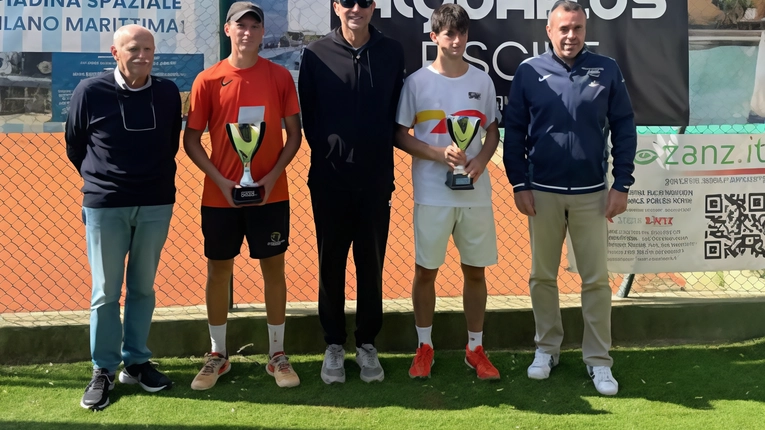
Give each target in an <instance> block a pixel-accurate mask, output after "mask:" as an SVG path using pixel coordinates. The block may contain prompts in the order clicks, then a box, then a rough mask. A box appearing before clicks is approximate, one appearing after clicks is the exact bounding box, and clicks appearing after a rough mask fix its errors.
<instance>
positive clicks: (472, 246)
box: [396, 4, 500, 379]
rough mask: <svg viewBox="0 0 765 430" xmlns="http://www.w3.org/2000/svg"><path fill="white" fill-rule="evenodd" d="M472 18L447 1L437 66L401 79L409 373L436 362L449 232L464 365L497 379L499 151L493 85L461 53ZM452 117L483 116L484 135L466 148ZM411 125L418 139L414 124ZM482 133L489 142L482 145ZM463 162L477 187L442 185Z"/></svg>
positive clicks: (439, 16) (434, 21)
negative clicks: (493, 335) (434, 336)
mask: <svg viewBox="0 0 765 430" xmlns="http://www.w3.org/2000/svg"><path fill="white" fill-rule="evenodd" d="M469 25H470V18H469V17H468V14H467V12H466V11H465V9H463V8H462V7H461V6H459V5H456V4H444V5H442V6H440V7H439V8H437V9H436V10H435V11H434V12H433V15H432V16H431V33H430V38H431V40H433V42H435V43H436V45H437V47H438V55H437V57H436V60H435V61H434V62H433V64H432V65H430V66H428V67H426V68H422V69H420V70H418V71H417V72H415V73H413V74H412V75H411V76H409V77H408V78H407V79H406V81H405V82H404V88H403V90H402V92H401V98H400V101H399V105H398V112H397V115H396V121H397V122H398V124H399V128H398V130H397V131H396V140H397V144H398V146H399V147H400V148H401V149H403V150H404V151H406V152H408V153H409V154H411V155H412V156H413V161H412V181H413V187H414V203H415V204H414V241H415V248H416V261H415V263H416V264H415V274H414V281H413V286H412V302H413V305H414V315H415V324H416V326H417V327H416V328H417V335H418V338H419V348H417V352H416V355H415V357H414V360H413V362H412V366H411V368H410V369H409V376H411V377H412V378H427V377H429V376H430V369H431V366H432V364H433V342H432V340H431V329H432V325H433V313H434V310H435V303H436V292H435V280H436V276H437V275H438V269H439V267H440V266H441V265H442V264H443V263H444V258H445V256H446V246H447V243H448V241H449V236H453V237H454V243H455V245H456V246H457V249H458V250H459V251H460V258H461V263H462V264H461V266H462V273H463V275H464V279H465V284H464V289H463V303H464V310H465V319H466V320H467V329H468V345H467V347H466V351H465V354H466V355H465V363H467V365H468V366H470V367H472V368H475V369H476V374H477V376H478V378H479V379H499V377H500V375H499V371H497V369H496V368H495V367H494V366H493V365H492V364H491V362H490V361H489V359H488V358H487V357H486V354H485V353H484V351H483V346H482V336H483V319H484V312H485V310H486V277H485V274H484V270H485V267H486V266H489V265H492V264H496V263H497V237H496V231H495V227H494V214H493V211H492V204H491V182H490V178H489V175H488V174H486V175H484V174H483V173H484V170H485V169H486V165H487V164H488V163H489V161H490V159H491V157H492V155H493V154H494V152H495V151H496V149H497V145H498V143H499V130H498V125H497V115H496V111H497V109H496V104H495V103H496V102H495V98H496V97H495V95H496V92H495V89H494V84H493V82H492V81H491V79H490V78H489V76H488V75H487V74H486V73H484V72H482V71H480V70H479V69H477V68H476V67H474V66H471V65H470V64H468V63H467V62H465V60H464V59H463V58H462V56H463V54H464V53H465V47H466V45H467V36H468V27H469ZM449 116H455V117H470V118H473V119H475V118H479V119H480V120H481V122H480V129H481V130H479V133H477V134H476V135H475V137H473V140H472V141H471V144H470V145H469V146H468V147H467V148H466V149H465V150H464V151H463V150H460V149H459V148H458V147H457V146H456V145H455V144H454V143H453V142H452V138H451V137H450V134H449V133H448V131H447V120H448V117H449ZM410 128H414V137H412V136H411V135H410V134H409V129H410ZM481 132H485V135H486V138H485V143H484V144H483V145H482V144H481V134H483V133H481ZM456 166H464V169H465V172H466V174H467V175H468V177H469V178H471V179H472V182H473V186H474V189H471V190H454V189H452V188H450V187H448V186H446V185H444V179H445V178H446V176H447V172H449V171H451V170H452V169H454V167H456Z"/></svg>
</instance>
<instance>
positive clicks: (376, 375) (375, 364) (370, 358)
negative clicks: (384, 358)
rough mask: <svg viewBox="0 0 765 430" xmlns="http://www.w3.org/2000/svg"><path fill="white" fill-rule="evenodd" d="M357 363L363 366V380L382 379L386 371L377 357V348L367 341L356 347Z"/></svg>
mask: <svg viewBox="0 0 765 430" xmlns="http://www.w3.org/2000/svg"><path fill="white" fill-rule="evenodd" d="M356 363H358V364H359V367H361V380H362V381H364V382H372V381H382V380H383V379H385V372H384V371H383V368H382V366H381V365H380V360H378V359H377V348H375V347H374V346H373V345H371V344H368V343H365V344H363V345H361V348H356Z"/></svg>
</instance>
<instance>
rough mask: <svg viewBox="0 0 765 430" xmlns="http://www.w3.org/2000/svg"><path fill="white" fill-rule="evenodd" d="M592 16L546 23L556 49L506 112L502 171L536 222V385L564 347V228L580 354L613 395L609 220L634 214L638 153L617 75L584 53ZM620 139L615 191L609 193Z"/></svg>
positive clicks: (560, 15)
mask: <svg viewBox="0 0 765 430" xmlns="http://www.w3.org/2000/svg"><path fill="white" fill-rule="evenodd" d="M585 28H586V16H585V13H584V10H583V9H582V6H581V5H579V4H577V3H575V2H573V1H558V2H556V3H555V4H554V5H553V7H552V9H551V11H550V16H549V20H548V25H547V35H548V37H549V38H550V42H551V44H550V45H551V49H550V50H548V52H546V53H544V54H542V55H539V56H537V57H534V58H531V59H529V60H527V61H524V62H523V63H522V64H521V65H520V66H519V67H518V70H517V72H516V75H515V78H514V80H513V85H512V87H511V90H510V98H509V103H508V106H507V108H506V110H505V143H504V163H505V169H506V171H507V176H508V178H509V179H510V183H511V184H512V186H513V192H514V194H515V204H516V206H517V207H518V210H519V211H520V212H521V213H522V214H524V215H526V216H528V217H529V235H530V240H531V258H532V264H531V267H532V268H531V277H530V281H529V288H530V291H531V303H532V307H533V309H534V320H535V323H536V336H535V341H536V345H537V350H536V354H535V357H534V362H533V363H532V364H531V366H530V367H529V368H528V376H529V378H532V379H546V378H547V377H549V375H550V370H551V369H552V368H553V367H554V366H555V365H557V364H558V358H559V355H560V344H561V341H562V340H563V326H562V324H561V317H560V307H559V302H558V286H557V275H558V266H559V265H560V258H561V248H562V245H563V241H564V238H565V236H566V229H568V232H569V234H570V237H571V244H572V246H573V249H574V254H575V256H576V262H577V267H578V269H579V274H580V275H581V278H582V293H581V294H582V315H583V317H584V337H583V340H582V354H583V356H584V362H585V364H586V365H587V370H588V373H589V374H590V377H591V378H592V379H593V382H594V384H595V388H596V389H597V390H598V392H600V393H601V394H604V395H614V394H616V393H617V392H618V390H619V384H618V383H617V381H616V379H614V377H613V375H612V373H611V366H612V365H613V360H612V358H611V357H610V355H609V353H608V351H609V349H610V348H611V288H610V285H609V282H608V269H607V267H606V252H607V242H608V229H607V223H606V222H607V220H611V218H613V217H614V216H616V215H619V214H620V213H622V212H624V211H625V210H626V209H627V193H628V192H629V187H630V186H631V185H632V184H633V182H634V178H633V176H632V172H633V170H634V164H633V160H634V158H635V149H636V146H637V137H636V133H635V122H634V114H633V111H632V105H631V103H630V99H629V95H628V94H627V87H626V86H625V84H624V78H623V77H622V74H621V71H620V70H619V67H618V66H617V65H616V62H615V61H614V60H613V59H611V58H608V57H604V56H601V55H597V54H594V53H592V52H590V51H588V50H587V48H586V47H585V46H584V40H585ZM607 126H608V127H609V128H610V130H611V133H612V136H611V142H612V146H613V147H612V149H611V155H612V156H613V176H614V183H613V184H612V185H611V189H610V190H608V191H606V189H607V184H606V170H607V167H608V161H607V159H608V152H607V150H608V148H607V145H606V138H607V135H606V131H605V130H606V128H607Z"/></svg>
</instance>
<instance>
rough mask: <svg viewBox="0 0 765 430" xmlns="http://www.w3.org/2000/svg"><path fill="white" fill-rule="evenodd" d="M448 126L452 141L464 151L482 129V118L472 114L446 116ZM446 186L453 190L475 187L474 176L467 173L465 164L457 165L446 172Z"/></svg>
mask: <svg viewBox="0 0 765 430" xmlns="http://www.w3.org/2000/svg"><path fill="white" fill-rule="evenodd" d="M446 128H447V130H448V131H449V136H450V137H451V138H452V142H454V143H455V144H456V145H457V147H458V148H459V149H460V150H462V151H463V152H464V151H466V150H467V148H468V146H470V143H472V142H473V138H475V136H476V134H478V131H479V130H480V129H481V119H480V118H476V117H470V116H452V115H449V116H447V117H446ZM446 186H447V187H449V188H451V189H453V190H472V189H474V187H473V178H471V177H469V176H468V175H467V173H466V172H465V166H455V167H454V171H453V172H452V171H449V172H446Z"/></svg>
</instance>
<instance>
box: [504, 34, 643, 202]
mask: <svg viewBox="0 0 765 430" xmlns="http://www.w3.org/2000/svg"><path fill="white" fill-rule="evenodd" d="M504 119H505V140H504V155H503V161H504V164H505V170H506V172H507V177H508V179H510V183H511V184H512V185H513V190H514V191H524V190H530V189H535V190H539V191H547V192H553V193H558V194H585V193H591V192H595V191H600V190H603V189H605V187H606V171H607V168H608V161H607V160H608V153H607V142H606V131H605V129H606V121H608V127H609V128H610V131H611V134H612V136H611V142H612V144H613V148H612V149H611V155H612V156H613V176H614V183H613V185H612V188H613V189H615V190H617V191H621V192H628V191H629V187H630V186H631V185H632V184H633V183H634V182H635V178H634V177H633V176H632V172H633V171H634V170H635V164H634V159H635V150H636V147H637V134H636V132H635V117H634V113H633V111H632V104H631V102H630V98H629V94H628V93H627V87H626V85H625V84H624V78H623V77H622V73H621V71H620V70H619V67H618V66H617V65H616V62H615V61H614V60H613V59H612V58H609V57H605V56H602V55H598V54H595V53H592V52H589V51H588V50H587V48H584V49H583V50H582V52H581V53H580V54H579V55H578V56H577V57H576V59H575V62H574V65H573V67H569V66H568V65H567V64H566V63H565V62H563V60H561V59H560V58H558V56H556V55H555V53H554V52H553V49H552V47H550V48H549V50H548V51H547V52H546V53H544V54H541V55H538V56H536V57H534V58H530V59H528V60H526V61H524V62H523V63H521V65H520V66H518V70H517V71H516V73H515V77H514V78H513V84H512V87H511V88H510V97H509V100H508V105H507V107H506V108H505V114H504Z"/></svg>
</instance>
